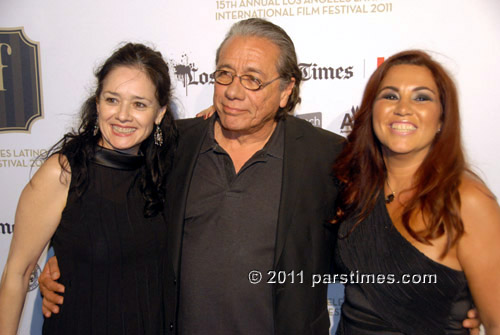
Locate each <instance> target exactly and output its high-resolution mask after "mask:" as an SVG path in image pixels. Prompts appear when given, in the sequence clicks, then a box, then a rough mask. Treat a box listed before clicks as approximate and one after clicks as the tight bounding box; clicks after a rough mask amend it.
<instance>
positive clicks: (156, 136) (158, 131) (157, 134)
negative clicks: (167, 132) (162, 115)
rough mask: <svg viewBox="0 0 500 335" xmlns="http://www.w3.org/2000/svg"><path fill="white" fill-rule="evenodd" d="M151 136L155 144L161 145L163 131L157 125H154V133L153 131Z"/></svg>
mask: <svg viewBox="0 0 500 335" xmlns="http://www.w3.org/2000/svg"><path fill="white" fill-rule="evenodd" d="M153 137H154V139H155V144H156V145H157V146H159V147H161V146H162V145H163V133H162V131H161V129H160V126H159V125H156V129H155V133H154V135H153Z"/></svg>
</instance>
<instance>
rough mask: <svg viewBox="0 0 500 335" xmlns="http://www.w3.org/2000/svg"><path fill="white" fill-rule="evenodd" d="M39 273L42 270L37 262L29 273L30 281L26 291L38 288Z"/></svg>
mask: <svg viewBox="0 0 500 335" xmlns="http://www.w3.org/2000/svg"><path fill="white" fill-rule="evenodd" d="M41 273H42V270H41V269H40V267H39V266H38V264H37V265H35V268H34V269H33V272H31V275H30V282H29V286H28V291H33V290H36V289H37V288H38V277H40V274H41Z"/></svg>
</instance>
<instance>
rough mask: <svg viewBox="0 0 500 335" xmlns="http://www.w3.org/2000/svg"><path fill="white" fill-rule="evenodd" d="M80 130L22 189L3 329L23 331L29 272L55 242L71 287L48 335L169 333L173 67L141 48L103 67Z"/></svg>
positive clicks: (0, 312)
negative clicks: (165, 292)
mask: <svg viewBox="0 0 500 335" xmlns="http://www.w3.org/2000/svg"><path fill="white" fill-rule="evenodd" d="M96 78H97V88H96V90H95V93H94V94H93V95H92V96H91V97H90V98H89V99H88V100H87V101H86V102H85V104H84V105H83V107H82V111H81V123H80V126H79V128H78V130H77V131H74V132H72V133H68V134H66V135H65V136H64V137H63V139H62V140H61V141H59V142H58V143H57V144H56V145H55V146H54V147H53V148H52V149H51V150H50V152H49V154H48V155H47V156H48V158H47V159H46V161H45V162H44V163H43V165H42V166H41V167H40V169H39V170H38V171H37V172H36V174H35V175H34V176H33V178H32V180H31V181H30V182H29V183H28V185H27V186H26V187H25V189H24V190H23V192H22V194H21V197H20V200H19V204H18V208H17V212H16V222H15V225H16V231H15V233H14V236H13V239H12V243H11V248H10V253H9V258H8V260H7V264H6V266H5V269H4V273H3V276H2V283H1V287H0V324H1V328H2V334H15V333H16V331H17V328H18V323H19V319H20V316H21V311H22V307H23V303H24V299H25V296H26V288H27V286H28V281H29V277H30V274H31V272H32V270H33V268H34V267H35V265H36V263H37V261H38V258H39V257H40V254H41V253H42V250H43V249H44V247H45V246H46V245H47V243H48V242H49V241H51V242H52V245H53V247H54V250H55V253H56V255H57V257H58V261H59V266H60V269H61V278H60V282H61V283H62V284H63V285H64V286H65V287H66V290H65V292H64V299H65V303H64V306H63V307H62V308H61V312H60V313H59V314H58V315H55V316H53V317H52V318H50V319H47V320H46V321H45V323H44V333H45V334H98V333H116V334H160V333H163V319H164V318H163V301H162V294H160V292H162V285H163V283H164V278H163V277H162V266H161V264H162V257H164V253H165V241H166V228H165V223H164V220H163V215H162V208H163V202H164V200H163V199H164V198H165V186H164V185H165V182H164V181H165V177H166V175H167V173H168V172H169V170H170V168H171V158H172V154H173V152H172V151H173V146H174V144H175V139H176V130H175V125H174V121H173V117H172V113H171V112H170V110H169V104H170V101H171V92H170V89H171V87H170V85H171V83H170V77H169V71H168V66H167V64H166V63H165V61H164V60H163V58H162V55H161V54H160V53H159V52H157V51H154V50H152V49H151V48H149V47H146V46H144V45H142V44H132V43H128V44H126V45H124V46H123V47H121V48H119V49H118V50H116V51H115V52H114V53H113V54H112V55H111V57H110V58H108V59H107V60H106V61H105V63H104V64H103V65H102V67H101V68H100V69H98V71H97V72H96Z"/></svg>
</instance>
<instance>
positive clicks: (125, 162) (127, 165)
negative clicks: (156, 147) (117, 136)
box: [92, 147, 144, 170]
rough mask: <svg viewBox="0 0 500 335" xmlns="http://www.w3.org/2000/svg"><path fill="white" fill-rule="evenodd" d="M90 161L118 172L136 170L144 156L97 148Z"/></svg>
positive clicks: (142, 161) (142, 162)
mask: <svg viewBox="0 0 500 335" xmlns="http://www.w3.org/2000/svg"><path fill="white" fill-rule="evenodd" d="M92 161H93V162H94V163H95V164H97V165H101V166H104V167H108V168H112V169H118V170H136V169H138V168H140V167H141V166H142V165H143V164H144V156H142V155H130V154H126V153H123V152H119V151H115V150H110V149H106V148H103V147H97V150H96V152H95V156H94V158H93V159H92Z"/></svg>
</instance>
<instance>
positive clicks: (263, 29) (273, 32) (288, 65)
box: [215, 18, 302, 120]
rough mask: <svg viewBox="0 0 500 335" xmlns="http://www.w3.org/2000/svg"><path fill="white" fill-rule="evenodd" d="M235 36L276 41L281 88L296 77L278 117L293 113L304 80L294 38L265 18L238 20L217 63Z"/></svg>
mask: <svg viewBox="0 0 500 335" xmlns="http://www.w3.org/2000/svg"><path fill="white" fill-rule="evenodd" d="M234 36H253V37H261V38H265V39H267V40H269V41H270V42H272V43H274V44H275V45H276V46H277V47H278V48H279V50H280V56H279V59H278V63H277V64H276V70H277V71H278V74H279V75H280V77H281V84H280V89H281V90H283V89H285V87H286V86H287V85H288V84H289V83H290V81H291V79H292V78H295V86H294V88H293V90H292V94H291V95H290V98H289V99H288V103H287V105H286V106H285V107H284V108H281V107H280V109H279V110H278V113H277V114H276V119H277V120H279V119H283V118H285V117H286V116H287V115H288V113H292V112H293V109H294V108H295V105H297V104H298V103H300V82H301V81H302V73H301V72H300V69H299V66H298V64H297V54H296V53H295V46H294V45H293V42H292V39H291V38H290V36H288V34H287V33H286V32H285V31H284V30H283V28H281V27H280V26H277V25H275V24H274V23H271V22H269V21H267V20H264V19H259V18H252V19H247V20H242V21H239V22H236V23H235V24H233V25H232V27H231V29H230V30H229V32H228V33H227V34H226V37H225V38H224V40H223V41H222V43H221V44H220V45H219V48H218V49H217V53H216V57H215V64H217V63H218V62H219V56H220V51H221V49H222V47H223V46H224V44H225V43H226V42H227V41H228V40H229V39H231V38H232V37H234Z"/></svg>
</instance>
